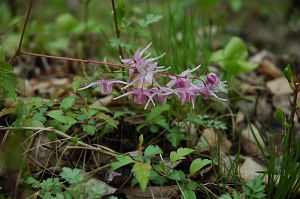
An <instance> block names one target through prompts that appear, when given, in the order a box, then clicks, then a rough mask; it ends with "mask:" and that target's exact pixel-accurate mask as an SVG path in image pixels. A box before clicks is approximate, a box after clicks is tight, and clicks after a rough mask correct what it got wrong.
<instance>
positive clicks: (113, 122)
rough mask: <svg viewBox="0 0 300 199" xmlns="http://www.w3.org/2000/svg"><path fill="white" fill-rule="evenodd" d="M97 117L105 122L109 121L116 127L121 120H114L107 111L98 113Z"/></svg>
mask: <svg viewBox="0 0 300 199" xmlns="http://www.w3.org/2000/svg"><path fill="white" fill-rule="evenodd" d="M96 117H97V118H98V119H101V120H104V121H105V122H107V123H108V124H109V125H110V126H112V127H114V128H116V129H117V128H118V125H119V122H118V121H117V120H114V119H113V118H112V117H110V116H109V115H106V114H105V113H98V114H97V115H96Z"/></svg>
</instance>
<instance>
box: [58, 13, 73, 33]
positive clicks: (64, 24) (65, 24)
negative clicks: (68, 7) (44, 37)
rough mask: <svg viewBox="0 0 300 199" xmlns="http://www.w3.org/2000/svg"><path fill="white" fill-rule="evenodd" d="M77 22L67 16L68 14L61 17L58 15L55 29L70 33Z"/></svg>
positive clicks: (69, 15)
mask: <svg viewBox="0 0 300 199" xmlns="http://www.w3.org/2000/svg"><path fill="white" fill-rule="evenodd" d="M77 24H78V22H77V20H76V18H75V17H74V16H73V15H71V14H69V13H65V14H62V15H59V16H58V17H57V18H56V25H57V27H58V28H59V29H60V30H62V31H65V32H72V31H73V30H74V28H75V27H76V26H77Z"/></svg>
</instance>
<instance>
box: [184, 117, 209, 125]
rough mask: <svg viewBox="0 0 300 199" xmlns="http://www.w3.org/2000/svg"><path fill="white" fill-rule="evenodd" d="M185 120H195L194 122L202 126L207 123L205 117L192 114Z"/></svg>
mask: <svg viewBox="0 0 300 199" xmlns="http://www.w3.org/2000/svg"><path fill="white" fill-rule="evenodd" d="M185 120H186V121H189V122H193V123H194V124H198V125H202V126H203V125H205V120H203V118H201V117H199V116H198V115H193V114H190V115H188V116H187V118H186V119H185Z"/></svg>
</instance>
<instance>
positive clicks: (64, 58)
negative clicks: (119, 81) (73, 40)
mask: <svg viewBox="0 0 300 199" xmlns="http://www.w3.org/2000/svg"><path fill="white" fill-rule="evenodd" d="M19 55H21V56H22V55H27V56H32V57H45V58H48V59H56V60H63V61H74V62H81V63H87V64H100V65H107V66H110V67H112V66H116V67H120V68H126V69H130V68H131V67H129V66H125V65H122V64H115V63H110V62H101V61H96V60H87V59H77V58H73V57H61V56H53V55H47V54H40V53H32V52H24V51H20V52H19ZM160 74H162V75H165V76H171V77H176V78H179V79H185V78H187V77H182V76H180V75H176V74H173V73H167V72H160ZM190 79H194V80H201V81H203V80H202V79H200V78H197V77H190Z"/></svg>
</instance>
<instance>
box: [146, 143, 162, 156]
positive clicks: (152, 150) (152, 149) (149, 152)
mask: <svg viewBox="0 0 300 199" xmlns="http://www.w3.org/2000/svg"><path fill="white" fill-rule="evenodd" d="M161 153H163V151H162V150H161V148H160V147H159V146H153V145H149V146H148V147H147V148H146V149H145V151H144V156H146V157H151V156H153V155H156V154H161Z"/></svg>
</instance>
